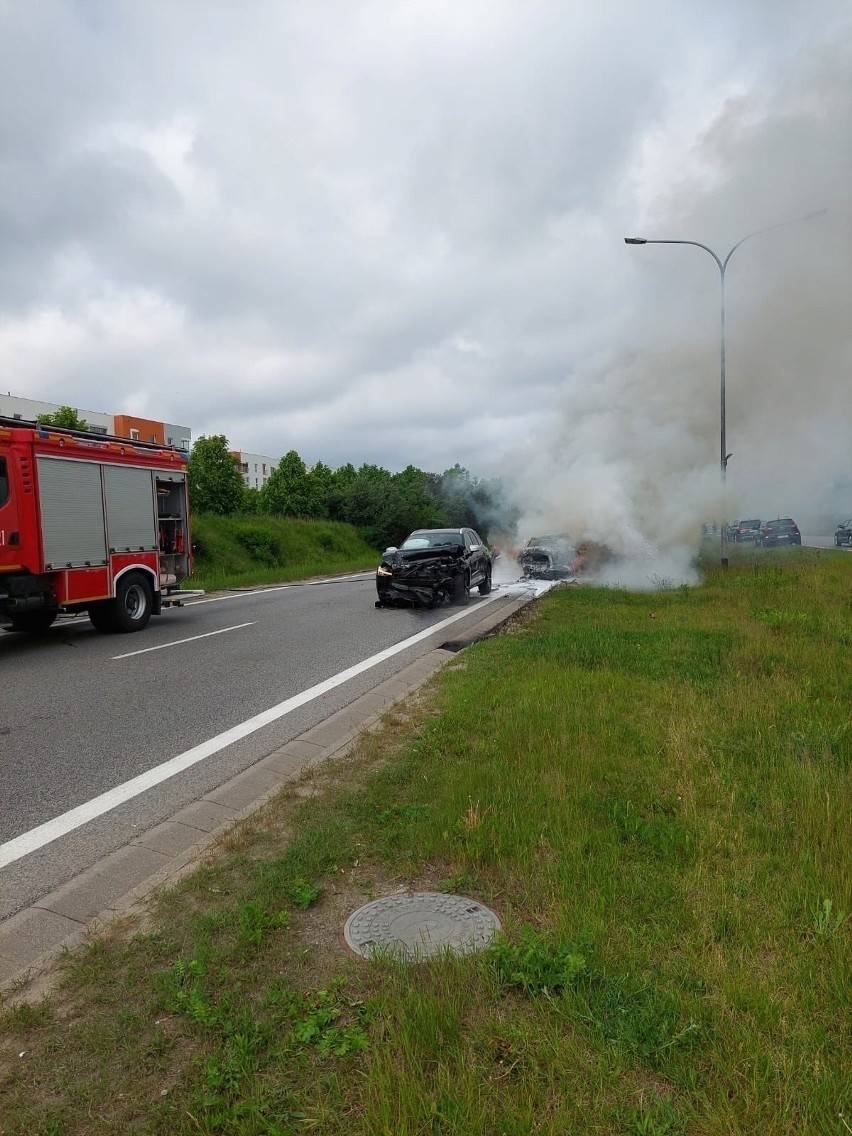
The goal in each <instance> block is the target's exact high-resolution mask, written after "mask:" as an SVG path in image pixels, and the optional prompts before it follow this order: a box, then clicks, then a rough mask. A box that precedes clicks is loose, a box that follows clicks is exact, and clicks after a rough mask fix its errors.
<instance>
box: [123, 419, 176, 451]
mask: <svg viewBox="0 0 852 1136" xmlns="http://www.w3.org/2000/svg"><path fill="white" fill-rule="evenodd" d="M114 421H115V433H116V435H117V437H119V438H129V437H131V434H130V431H131V430H138V431H139V441H140V442H156V443H157V444H158V445H160V446H164V445H165V444H166V430H165V424H164V423H163V422H153V421H152V420H151V419H150V418H134V417H133V416H132V415H130V414H116V416H115V419H114Z"/></svg>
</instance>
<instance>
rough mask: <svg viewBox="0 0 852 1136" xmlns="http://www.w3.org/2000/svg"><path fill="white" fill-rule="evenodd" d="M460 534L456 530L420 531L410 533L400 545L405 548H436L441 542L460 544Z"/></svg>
mask: <svg viewBox="0 0 852 1136" xmlns="http://www.w3.org/2000/svg"><path fill="white" fill-rule="evenodd" d="M461 543H462V536H461V533H458V532H443V531H442V532H420V533H412V534H411V536H410V537H409V538H408V539H407V540H406V541H404V542H403V545H402V547H403V548H406V549H412V548H437V547H439V546H440V545H442V544H461Z"/></svg>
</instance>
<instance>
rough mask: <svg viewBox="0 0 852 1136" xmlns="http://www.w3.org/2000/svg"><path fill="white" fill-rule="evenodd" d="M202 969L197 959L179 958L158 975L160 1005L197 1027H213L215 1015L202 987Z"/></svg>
mask: <svg viewBox="0 0 852 1136" xmlns="http://www.w3.org/2000/svg"><path fill="white" fill-rule="evenodd" d="M204 975H205V968H204V966H203V964H202V963H201V962H199V961H198V960H197V959H190V960H189V961H184V960H179V961H178V962H176V963H175V964H174V966H173V967H171V969H170V970H167V971H165V972H164V973H163V974H161V975H159V976H158V982H159V986H160V993H161V998H162V1004H163V1006H164V1007H165V1009H167V1010H173V1011H175V1012H176V1013H179V1014H184V1015H185V1016H186V1017H188V1018H189V1019H190V1021H193V1022H195V1023H196V1024H197V1025H201V1026H208V1027H209V1026H214V1025H216V1024H217V1023H218V1021H219V1014H218V1012H217V1011H216V1009H215V1007H214V1006H213V1005H212V1004H211V1002H210V1001H209V1000H208V999H207V997H206V996H205V994H204V992H203V990H202V982H201V980H202V978H203V977H204Z"/></svg>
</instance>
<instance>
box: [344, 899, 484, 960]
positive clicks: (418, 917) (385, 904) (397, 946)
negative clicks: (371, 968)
mask: <svg viewBox="0 0 852 1136" xmlns="http://www.w3.org/2000/svg"><path fill="white" fill-rule="evenodd" d="M499 930H500V920H499V919H498V918H497V916H496V915H495V914H494V912H493V911H491V910H490V908H488V907H483V905H482V904H481V903H477V902H476V900H474V899H466V898H465V897H464V896H463V895H444V894H443V893H441V892H431V891H419V892H415V893H414V894H413V895H390V896H386V897H385V898H384V899H376V900H373V902H372V903H366V904H365V905H364V906H363V907H359V908H358V910H357V911H353V913H352V914H351V915H350V916H349V918H348V919H347V920H346V924H345V926H344V928H343V938H344V939H345V940H346V944H347V946H348V947H350V948H351V949H352V950H353V951H354V952H355V953H356V954H358V955H363V956H364V958H370V957H371V955H372V954H373V953H374V952H375V951H380V952H381V951H388V952H389V953H390V954H393V955H397V956H402V957H403V958H408V959H414V958H427V957H428V956H429V955H434V954H437V953H438V952H439V951H442V950H450V951H452V952H453V953H454V954H470V953H471V952H473V951H481V950H482V949H483V948H484V947H487V946H488V944H489V943H490V942H491V940H492V939H493V938H494V936H495V934H496V933H497V932H498V931H499Z"/></svg>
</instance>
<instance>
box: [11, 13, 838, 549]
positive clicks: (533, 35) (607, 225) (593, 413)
mask: <svg viewBox="0 0 852 1136" xmlns="http://www.w3.org/2000/svg"><path fill="white" fill-rule="evenodd" d="M845 19H846V16H845V11H844V6H843V5H842V4H840V3H839V2H838V3H835V2H834V0H824V2H823V3H817V4H816V5H813V4H806V3H805V2H804V0H801V2H800V0H787V2H782V3H771V4H770V3H769V0H761V2H756V3H753V4H749V5H740V4H734V3H733V2H729V3H726V2H723V3H712V4H711V3H709V2H695V3H691V4H686V5H678V6H672V5H671V4H667V3H663V0H652V2H651V3H650V4H648V5H644V6H642V7H641V8H637V7H636V6H635V5H631V4H627V3H626V2H617V0H607V2H605V3H604V4H602V5H598V6H595V7H594V8H589V6H586V7H585V8H581V9H575V7H574V6H570V5H565V4H562V3H556V2H546V0H540V2H534V3H532V4H529V3H528V4H522V3H519V2H518V0H500V2H496V3H495V2H494V0H489V2H487V3H486V0H470V2H469V3H466V4H462V5H459V4H457V3H452V4H451V3H449V0H447V2H441V0H433V2H430V3H425V2H422V3H421V2H416V0H414V2H412V3H407V4H398V3H394V2H391V0H357V2H355V3H351V2H348V0H347V2H343V0H337V2H335V0H318V2H317V3H315V4H311V5H300V4H296V3H292V4H281V3H278V2H275V3H273V2H272V0H255V3H253V4H252V5H250V6H249V8H248V9H246V8H245V7H237V6H234V5H233V4H231V3H226V2H224V0H223V2H215V0H213V2H211V0H203V2H202V0H184V2H183V3H181V4H167V3H165V2H162V3H161V2H157V0H155V2H153V3H150V4H144V5H140V4H137V3H134V2H131V0H108V2H107V0H87V2H83V0H78V2H74V0H40V3H38V4H29V5H6V6H5V7H4V8H3V9H2V12H0V143H2V145H0V240H2V243H3V248H4V256H3V257H2V258H0V383H2V384H3V387H4V389H12V390H13V391H14V392H15V393H19V394H22V395H27V396H30V397H35V398H44V399H49V400H52V401H59V402H71V403H74V404H76V405H79V406H81V407H83V408H88V409H105V410H122V409H129V408H131V407H132V408H133V409H136V410H138V411H139V412H140V413H148V414H150V415H151V416H156V417H162V418H163V419H165V420H167V421H178V422H185V423H187V424H189V425H191V426H192V428H193V430H194V431H195V432H196V434H198V433H201V432H207V433H214V432H215V433H219V432H223V433H226V434H227V435H228V436H229V438H230V439H231V441H232V444H233V445H235V446H239V447H241V448H244V449H246V450H250V451H254V452H260V453H268V454H270V455H276V454H279V453H282V452H284V451H286V450H288V449H290V448H296V449H298V450H299V452H300V453H301V454H302V455H303V456H304V457H305V458H306V460H308V461H316V460H318V459H320V458H321V459H323V460H325V461H328V462H330V463H331V464H340V463H342V462H344V461H349V460H351V461H353V462H355V463H356V464H358V463H360V462H362V461H375V462H380V463H382V464H385V465H387V466H389V467H390V468H402V467H404V466H405V465H407V464H409V463H413V464H416V465H419V466H421V467H422V468H431V469H443V468H446V467H448V466H450V465H452V464H453V463H454V462H456V461H459V462H461V463H462V464H464V465H466V466H468V467H469V468H470V469H472V470H473V471H474V472H475V473H480V474H488V473H491V472H495V471H497V470H503V469H505V468H507V466H508V465H509V464H510V463H511V462H513V461H514V462H515V463H516V465H517V467H518V471H519V472H518V476H519V478H520V480H519V481H518V482H517V492H518V496H519V497H520V498H521V500H522V504H523V506H524V508H525V510H526V511H527V513H528V514H529V515H530V517H534V516H536V514H537V513H538V514H540V515H542V516H544V515H545V514H547V512H548V509H549V507H550V506H549V505H548V504H547V494H546V493H545V494H544V495H542V493H541V491H540V489H539V488H538V484H539V482H540V480H541V479H540V478H539V479H538V481H537V479H536V465H535V462H534V461H533V460H532V459H531V458H530V454H536V453H541V454H543V453H547V454H548V462H547V465H546V471H547V472H546V476H547V479H548V483H549V484H550V485H551V486H552V488H553V491H554V494H555V495H557V494H556V491H557V489H558V491H559V492H558V495H557V496H558V499H559V500H560V501H563V500H565V499H566V497H568V496H570V495H571V493H572V492H573V491H574V488H576V486H577V484H578V481H577V479H578V478H579V479H580V484H582V486H583V487H584V488H583V495H584V497H585V499H586V501H587V502H589V503H591V502H598V504H597V505H596V506H595V509H597V512H595V509H592V507H591V504H589V509H587V510H586V512H585V513H583V512H582V511H581V513H580V514H577V512H576V510H575V509H574V507H573V506H571V508H569V509H568V515H567V516H565V517H564V518H563V522H564V524H565V525H567V524H568V523H569V522H570V523H571V524H573V525H580V526H582V525H585V526H586V527H587V528H588V529H589V531H590V532H591V531H595V532H598V531H600V532H603V530H604V529H606V528H607V526H612V525H613V524H615V523H616V520H617V518H624V517H626V516H629V517H631V518H632V524H633V525H634V527H635V530H636V533H637V535H636V538H635V539H636V540H637V541H641V540H646V541H648V540H651V541H657V542H658V543H660V542H662V543H665V542H666V541H669V542H671V541H678V540H680V539H681V537H680V533H681V532H684V533H686V532H687V531H688V530H689V527H690V526H691V525H693V522H694V519H695V518H694V514H695V512H696V510H699V511H700V510H702V509H705V508H706V509H709V508H710V506H711V502H712V498H713V494H714V492H715V483H714V481H713V478H714V469H713V463H714V460H715V453H716V446H717V443H716V431H717V423H716V422H715V416H716V415H717V413H718V405H717V397H718V396H717V392H716V391H715V390H714V382H715V380H714V336H715V335H716V334H717V331H716V327H715V323H714V320H715V313H714V303H715V299H714V289H717V288H718V280H717V279H714V275H713V274H714V273H715V272H716V269H715V267H714V266H713V265H712V264H711V263H710V262H709V258H707V257H704V260H706V261H707V263H702V254H700V253H699V252H698V251H697V250H690V252H691V253H693V254H694V255H690V253H689V252H687V251H686V250H676V249H663V248H654V249H651V248H645V249H642V250H636V251H635V252H633V253H632V254H631V253H630V251H628V250H626V249H625V248H624V246H623V244H621V238H622V236H623V235H624V234H625V233H627V232H629V231H630V230H631V229H633V228H634V227H638V228H640V229H643V230H646V231H647V234H648V235H656V234H661V235H664V236H672V235H673V236H682V235H684V234H687V235H688V236H689V237H694V239H698V240H703V241H706V242H708V243H710V244H711V245H714V247H715V245H716V243H717V242H718V243H719V244H721V245H722V246H725V247H729V245H730V243H732V242H733V241H735V240H737V239H738V238H739V237H740V236H741V235H742V234H743V233H744V232H749V231H751V230H753V229H755V228H758V227H760V226H761V225H762V224H768V223H772V222H773V221H774V220H776V219H779V220H783V219H785V218H786V217H789V216H791V215H797V214H799V213H802V212H807V211H809V210H811V209H812V208H817V207H820V206H822V205H828V206H830V207H831V214H830V220H829V221H827V222H826V223H822V222H820V223H819V224H815V225H813V226H811V227H810V228H809V229H808V232H807V234H805V233H804V232H802V233H798V232H796V231H795V230H793V229H791V230H789V233H788V235H787V236H786V237H785V240H784V241H783V242H775V241H773V242H765V241H764V242H763V243H761V244H760V245H758V243H757V241H758V239H759V238H756V239H755V243H754V246H753V247H752V246H747V247H746V248H745V249H743V250H741V251H740V252H738V253H737V259H736V261H735V262H733V263H732V267H731V273H730V283H729V288H730V293H729V298H730V314H731V319H730V372H731V383H730V412H731V434H732V438H731V443H732V448H734V449H735V460H734V461H733V462H732V466H731V482H732V486H731V492H732V494H733V495H734V499H735V500H742V502H743V507H744V508H745V507H746V502H748V501H753V502H754V505H753V507H754V508H758V507H759V508H761V509H763V508H765V509H769V508H770V507H771V505H773V504H774V501H770V498H771V497H772V493H771V492H770V490H771V489H772V488H773V487H777V484H778V476H777V461H778V456H777V451H774V447H773V444H772V443H770V441H769V439H768V437H766V436H765V435H766V434H768V431H766V429H765V424H766V423H767V422H771V423H772V433H773V434H774V435H775V437H776V438H784V440H785V441H784V446H783V450H784V452H785V455H786V456H785V460H786V462H787V466H786V468H787V469H788V470H789V468H790V466H789V462H790V460H791V459H790V454H791V453H794V452H795V453H802V454H810V455H811V456H810V459H809V460H810V466H809V470H810V472H808V471H807V470H805V471H797V472H796V474H795V481H796V484H797V486H798V487H799V488H798V489H797V490H796V492H792V491H791V492H790V493H788V495H787V496H786V498H785V503H784V504H783V505H781V504H780V503H779V505H778V508H781V509H784V510H786V509H787V508H793V507H798V505H795V506H794V505H793V504H788V502H798V501H799V499H801V501H802V507H804V505H805V501H806V499H807V500H810V501H812V500H813V499H814V497H815V494H816V487H815V485H816V480H819V479H822V480H823V481H831V480H832V478H834V477H835V470H834V466H837V464H838V463H839V461H840V453H839V451H840V449H841V448H842V446H843V442H842V440H841V439H840V437H839V434H840V432H839V431H838V430H837V429H836V427H835V426H834V425H833V424H832V423H833V422H834V419H836V418H837V417H838V416H840V415H842V414H843V413H844V412H845V410H844V407H843V405H842V402H843V400H842V396H841V394H840V393H839V390H840V388H839V387H838V385H837V380H836V376H837V374H838V373H840V371H841V370H842V368H843V367H847V373H848V337H847V335H846V333H845V330H844V328H845V323H844V321H845V320H846V317H847V312H846V308H845V307H844V301H845V297H846V296H847V295H848V294H849V289H848V284H849V280H848V264H849V260H848V255H847V254H848V251H849V248H848V237H849V230H848V209H847V206H846V204H845V195H846V191H847V187H848V184H849V172H850V171H849V132H848V128H847V124H848V121H849V110H850V106H849V91H848V78H847V76H848V75H849V74H850V71H849V62H850V60H849V45H850V42H852V35H850V26H849V24H848V22H844V21H845ZM752 252H753V253H754V256H752V255H751V254H752ZM847 322H848V321H847ZM794 361H795V366H793V363H794ZM805 373H806V374H807V384H808V389H809V390H810V392H811V394H810V397H805V395H804V387H803V385H802V384H803V379H802V376H803V374H805ZM649 383H650V387H649ZM769 392H775V393H769ZM815 407H816V408H817V409H819V413H817V409H815ZM823 411H824V414H823ZM832 415H833V416H834V418H832ZM823 418H824V419H825V421H823ZM814 439H819V441H818V442H815V441H814ZM835 439H836V440H835ZM820 442H821V443H822V444H821V445H820ZM815 445H819V446H820V451H821V452H820V454H819V459H818V460H815V459H814V458H813V454H812V451H813V449H814V447H815ZM519 446H520V447H521V449H522V453H521V454H520V455H518V456H516V457H512V451H514V450H517V448H518V447H519ZM661 453H666V454H667V455H668V456H667V457H666V459H665V460H663V458H662V457H661ZM807 460H808V459H803V461H805V462H806V461H807ZM554 469H555V470H556V471H557V473H558V474H559V477H558V478H554V476H553V470H554ZM593 471H594V477H593V476H592V472H593ZM811 474H813V475H814V476H811ZM595 479H596V480H595ZM604 486H606V487H608V489H607V493H608V496H607V495H606V494H603V490H602V488H601V487H604ZM800 490H801V492H800ZM602 496H603V498H604V499H605V500H602V499H601V498H602ZM777 496H779V495H778V494H776V497H777ZM673 501H676V502H677V503H678V504H677V508H676V509H674V510H673V512H674V513H675V514H676V516H675V517H674V518H673V519H672V520H671V521H667V520H665V518H666V516H667V514H668V512H669V511H670V510H669V507H668V505H669V503H670V502H673ZM758 501H760V502H761V504H760V505H759V506H758V504H757V502H758ZM554 507H555V506H554ZM850 511H852V509H850ZM557 512H558V510H557ZM614 518H615V519H614ZM553 520H554V523H556V521H557V520H558V517H553ZM531 523H532V521H531ZM693 527H694V526H693ZM631 539H633V538H631Z"/></svg>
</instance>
